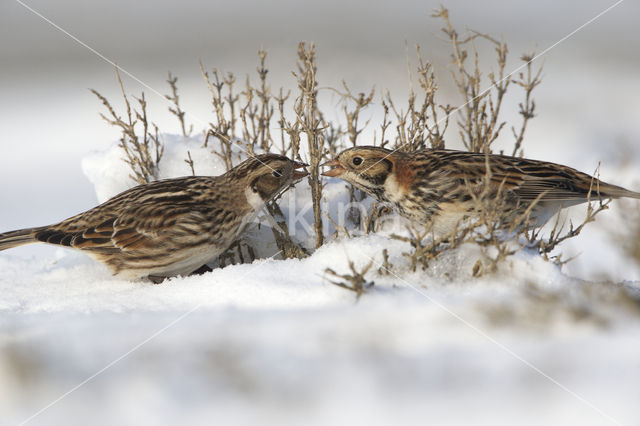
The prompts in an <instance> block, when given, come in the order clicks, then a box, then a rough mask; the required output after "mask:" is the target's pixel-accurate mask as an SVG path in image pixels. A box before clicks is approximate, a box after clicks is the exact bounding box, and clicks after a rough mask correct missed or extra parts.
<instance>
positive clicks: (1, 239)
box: [0, 228, 41, 251]
mask: <svg viewBox="0 0 640 426" xmlns="http://www.w3.org/2000/svg"><path fill="white" fill-rule="evenodd" d="M40 229H41V228H27V229H19V230H17V231H11V232H5V233H4V234H0V251H2V250H7V249H10V248H13V247H18V246H22V245H25V244H32V243H38V242H40V241H38V240H37V239H36V232H38V231H39V230H40Z"/></svg>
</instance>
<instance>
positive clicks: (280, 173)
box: [271, 169, 282, 178]
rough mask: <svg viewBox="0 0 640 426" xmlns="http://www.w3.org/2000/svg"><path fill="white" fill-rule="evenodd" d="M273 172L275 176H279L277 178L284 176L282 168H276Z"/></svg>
mask: <svg viewBox="0 0 640 426" xmlns="http://www.w3.org/2000/svg"><path fill="white" fill-rule="evenodd" d="M271 174H272V175H273V176H274V177H277V178H279V177H282V170H280V169H277V170H274V171H272V172H271Z"/></svg>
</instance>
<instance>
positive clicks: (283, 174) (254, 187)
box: [227, 154, 308, 202]
mask: <svg viewBox="0 0 640 426" xmlns="http://www.w3.org/2000/svg"><path fill="white" fill-rule="evenodd" d="M306 166H307V164H304V163H301V162H298V161H294V160H291V159H289V158H287V157H285V156H283V155H277V154H261V155H256V156H253V157H251V158H249V159H247V160H246V161H244V162H243V163H240V164H239V165H237V166H236V167H234V168H233V169H231V170H230V171H229V172H228V173H227V174H228V175H229V178H230V179H231V180H232V181H236V182H242V184H243V186H244V187H245V188H246V189H247V191H251V192H252V193H254V194H257V195H259V196H260V198H261V199H262V201H263V202H267V201H269V200H271V199H273V198H274V197H275V196H276V195H278V194H279V193H280V192H282V191H284V190H285V189H286V188H287V187H288V186H290V185H292V184H294V183H295V182H297V181H298V180H300V179H302V178H303V177H305V176H307V175H308V173H307V171H306V170H304V168H305V167H306Z"/></svg>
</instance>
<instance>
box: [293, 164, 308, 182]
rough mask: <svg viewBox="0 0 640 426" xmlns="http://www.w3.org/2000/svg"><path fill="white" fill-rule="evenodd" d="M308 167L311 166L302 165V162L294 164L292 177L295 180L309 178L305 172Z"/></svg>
mask: <svg viewBox="0 0 640 426" xmlns="http://www.w3.org/2000/svg"><path fill="white" fill-rule="evenodd" d="M308 166H309V165H308V164H305V163H301V162H300V161H296V162H294V165H293V173H291V177H292V178H293V179H302V178H303V177H305V176H308V175H309V173H308V172H307V171H306V170H304V168H305V167H308ZM297 169H302V170H297Z"/></svg>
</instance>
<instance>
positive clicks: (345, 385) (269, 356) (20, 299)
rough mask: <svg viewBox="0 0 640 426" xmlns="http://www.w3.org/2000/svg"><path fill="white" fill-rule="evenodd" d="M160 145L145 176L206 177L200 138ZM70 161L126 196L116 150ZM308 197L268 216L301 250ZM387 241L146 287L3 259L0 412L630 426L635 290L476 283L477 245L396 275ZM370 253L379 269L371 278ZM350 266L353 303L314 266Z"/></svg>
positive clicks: (556, 280) (523, 271) (60, 256)
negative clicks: (290, 228)
mask: <svg viewBox="0 0 640 426" xmlns="http://www.w3.org/2000/svg"><path fill="white" fill-rule="evenodd" d="M165 144H166V151H165V156H164V158H163V160H162V162H161V163H160V177H161V178H164V177H173V176H178V175H188V174H190V169H189V167H188V165H187V164H186V163H185V162H184V159H185V158H186V152H187V150H188V151H189V152H190V153H191V156H192V158H193V159H194V162H195V168H196V173H197V174H219V173H221V172H222V171H223V165H222V163H221V162H220V161H218V160H217V159H216V157H215V156H213V155H211V153H210V152H209V149H208V148H203V147H202V141H201V140H199V139H198V138H188V139H184V138H182V137H177V136H170V135H166V136H165ZM82 166H83V170H84V171H85V173H86V175H87V176H88V178H89V179H90V180H91V182H92V183H93V184H94V185H95V187H96V193H97V194H98V198H99V199H100V201H104V200H106V199H107V198H109V197H110V196H113V195H115V194H117V193H118V192H121V191H122V190H124V189H126V188H129V187H131V186H132V185H133V181H132V180H131V179H130V178H128V171H127V167H126V164H124V162H123V161H122V155H121V152H120V150H119V148H118V147H117V145H114V146H113V147H112V148H111V149H109V150H107V151H105V152H96V153H92V154H91V155H89V156H88V157H87V158H86V159H85V160H84V161H83V163H82ZM325 195H326V203H327V206H328V210H329V211H330V212H331V213H332V214H333V215H336V216H337V215H338V214H339V212H338V211H337V210H338V208H339V206H340V205H341V203H343V202H344V201H346V200H348V193H347V191H346V189H345V185H344V183H342V182H339V181H331V182H329V183H328V184H327V186H326V188H325ZM308 201H309V191H308V188H307V186H306V185H304V183H301V184H299V185H298V186H297V187H296V188H295V189H292V190H290V191H289V192H287V193H286V194H285V195H284V196H283V197H282V199H281V200H280V202H279V203H280V206H281V208H282V210H283V213H284V214H285V216H286V217H287V218H288V219H289V220H291V218H294V219H295V220H293V222H292V223H293V224H294V225H295V226H297V228H295V232H294V238H295V239H296V240H297V241H298V242H301V243H303V244H304V245H305V246H306V247H309V248H311V247H312V246H313V233H312V231H311V230H310V229H308V228H306V227H305V223H311V219H312V218H311V211H310V210H309V209H308V204H309V203H308ZM394 226H396V227H395V228H394ZM327 231H328V233H330V232H333V231H334V229H333V227H332V225H331V224H327ZM397 232H402V228H401V226H400V225H393V224H391V225H390V226H389V227H388V228H387V229H385V231H384V232H381V233H379V234H370V235H355V236H353V237H352V238H346V237H343V238H339V239H333V240H331V241H329V242H327V243H326V244H325V245H324V246H322V247H321V248H319V249H318V250H316V251H315V252H314V253H313V254H312V255H311V256H309V257H307V258H305V259H301V260H299V259H288V260H278V259H268V258H262V259H258V260H256V261H254V262H252V263H250V264H238V265H231V266H227V267H224V268H217V269H214V270H213V271H212V272H210V273H206V274H203V275H199V276H189V277H176V278H173V279H170V280H167V281H165V282H163V283H162V284H159V285H155V284H150V283H146V282H128V281H123V280H119V279H117V278H114V277H113V276H111V275H110V274H109V272H108V270H107V269H106V268H105V267H104V266H102V265H100V264H98V263H95V262H93V261H91V260H90V259H89V258H88V257H86V256H84V255H83V254H82V253H77V252H74V251H70V250H65V249H60V248H52V249H51V251H50V255H49V256H44V257H40V258H31V259H23V258H18V257H14V256H12V254H11V251H8V252H2V253H0V271H2V273H1V274H0V314H1V316H0V318H2V320H1V321H0V336H1V340H0V341H1V342H2V345H1V347H2V350H1V351H0V382H1V383H3V386H1V387H0V413H2V414H1V415H0V416H1V417H0V418H1V419H2V421H3V423H4V422H6V423H19V422H21V421H24V420H26V419H30V416H32V415H34V414H36V413H39V414H37V416H36V417H34V418H33V422H34V424H35V423H36V422H41V423H46V424H68V419H69V418H73V419H74V422H76V423H89V422H91V423H92V424H116V423H117V424H140V423H154V424H174V423H177V422H180V423H190V424H191V423H193V424H205V423H206V424H209V423H211V422H215V423H224V424H226V423H233V424H300V423H305V424H317V425H324V424H370V425H378V424H380V425H382V424H389V423H392V422H393V423H398V424H425V423H442V422H446V423H447V424H469V423H470V422H473V423H486V424H488V423H491V424H501V423H503V424H514V423H517V424H541V423H566V422H567V421H568V420H569V419H570V422H571V423H579V424H602V423H605V422H606V421H609V420H610V419H611V418H613V419H615V420H616V421H618V422H621V423H630V424H633V423H637V421H638V414H637V383H638V382H639V381H640V370H638V368H637V365H638V364H637V353H638V351H639V350H640V341H639V340H638V339H637V337H636V336H637V335H638V333H639V332H640V321H639V319H640V304H639V303H638V299H639V297H638V294H639V293H640V287H639V286H638V284H637V283H634V282H625V283H623V284H613V283H611V282H609V283H596V282H587V281H583V280H578V279H574V278H571V277H569V276H567V275H565V274H564V273H563V272H562V270H561V269H560V268H558V267H557V266H555V265H553V264H551V263H549V262H545V261H544V260H543V259H541V258H540V257H539V256H536V255H533V254H531V253H529V252H527V251H521V252H519V253H518V254H517V255H515V256H513V257H511V258H510V259H509V261H508V262H505V263H503V264H501V265H500V267H499V269H498V271H496V272H495V273H492V274H488V275H485V276H483V277H481V278H474V277H473V276H472V268H473V265H474V263H475V262H476V260H477V259H478V257H479V256H480V253H479V249H478V247H476V246H474V245H464V246H462V247H460V248H458V249H457V250H455V251H451V252H450V253H446V254H444V255H443V256H441V257H440V258H439V259H438V260H437V261H434V262H432V263H431V264H430V266H429V268H428V269H427V270H425V271H422V270H418V271H416V272H411V271H410V270H409V268H408V266H407V265H408V263H407V259H406V257H405V256H404V255H403V253H404V252H406V251H408V249H409V247H408V244H406V243H404V242H401V241H398V240H394V239H390V238H389V235H390V234H391V233H397ZM247 238H249V239H251V238H254V239H255V240H258V241H263V242H264V241H266V242H265V243H264V247H263V249H262V250H261V251H262V252H263V253H261V255H262V256H264V257H266V256H269V255H271V254H274V253H275V249H274V245H273V244H272V243H271V242H270V241H272V238H273V237H272V236H271V231H270V230H269V228H268V226H266V223H265V222H264V221H259V223H256V224H254V225H253V227H252V228H251V229H250V230H249V232H248V237H247ZM592 248H593V247H589V249H592ZM383 249H387V251H388V253H389V262H390V263H391V264H393V265H394V268H393V270H392V272H391V273H385V271H384V270H381V271H380V272H378V270H379V267H380V264H381V263H382V260H383V259H382V250H383ZM350 262H352V263H353V264H354V266H355V268H356V269H358V270H362V269H363V268H364V267H366V266H367V265H369V264H370V263H372V267H371V269H370V271H369V273H368V274H367V275H366V277H367V279H368V280H369V281H371V282H372V283H373V285H372V286H371V287H368V288H367V290H366V291H365V293H364V294H363V295H362V296H361V297H360V298H359V299H357V298H356V295H355V293H353V292H350V291H347V290H345V289H343V288H340V287H338V286H336V285H334V284H332V283H331V282H330V281H331V280H334V281H335V280H336V279H335V278H330V277H328V276H327V275H326V273H325V270H326V268H331V269H333V270H335V271H337V272H339V273H347V272H349V263H350ZM87 379H89V380H87ZM85 381H86V383H85V384H83V385H82V386H80V387H78V388H77V389H76V390H74V391H73V392H71V393H69V394H67V395H66V396H65V397H64V398H62V399H60V400H59V401H58V402H56V403H55V404H52V405H50V406H49V404H51V403H52V402H53V401H56V400H57V399H58V398H59V397H60V396H61V395H64V394H65V393H67V392H68V391H69V390H71V389H74V388H75V387H76V386H78V385H79V384H81V383H83V382H85ZM44 407H47V408H46V409H45V410H44V411H40V410H41V409H43V408H44ZM97 413H99V414H97Z"/></svg>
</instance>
